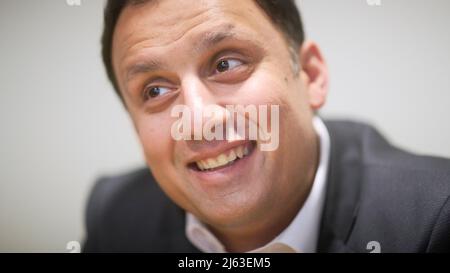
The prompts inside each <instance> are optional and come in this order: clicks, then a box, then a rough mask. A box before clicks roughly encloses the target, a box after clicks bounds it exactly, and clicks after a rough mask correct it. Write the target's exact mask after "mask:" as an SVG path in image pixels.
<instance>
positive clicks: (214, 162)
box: [206, 158, 219, 169]
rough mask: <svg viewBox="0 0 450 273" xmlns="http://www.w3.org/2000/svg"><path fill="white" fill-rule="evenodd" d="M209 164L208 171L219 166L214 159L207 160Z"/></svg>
mask: <svg viewBox="0 0 450 273" xmlns="http://www.w3.org/2000/svg"><path fill="white" fill-rule="evenodd" d="M206 163H207V166H206V167H207V169H213V168H216V167H217V166H219V164H218V163H217V161H216V160H215V159H214V158H208V159H207V160H206Z"/></svg>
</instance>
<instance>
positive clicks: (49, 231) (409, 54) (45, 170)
mask: <svg viewBox="0 0 450 273" xmlns="http://www.w3.org/2000/svg"><path fill="white" fill-rule="evenodd" d="M298 2H299V3H300V4H301V9H302V14H303V18H304V22H305V26H306V31H307V34H308V37H309V38H312V39H314V40H316V41H318V42H319V44H320V45H321V46H322V49H323V52H324V55H325V57H326V58H327V60H328V64H329V66H330V73H331V93H330V96H329V101H328V104H327V106H326V107H325V108H324V110H323V111H322V113H323V114H324V115H325V116H330V117H331V116H332V117H347V118H352V119H359V120H365V121H369V122H371V123H373V124H375V125H376V126H377V127H378V128H379V129H380V130H381V131H382V132H383V133H384V134H385V135H386V136H387V137H388V138H389V139H390V140H391V141H392V142H394V143H395V144H397V145H400V146H402V147H404V148H408V149H410V150H412V151H415V152H419V153H429V154H433V155H440V156H447V157H450V141H449V140H450V123H449V122H448V121H447V119H448V117H450V95H449V91H450V75H449V74H450V50H449V49H450V32H449V31H448V27H449V26H450V1H447V0H427V1H426V0H381V6H369V5H367V3H366V1H365V0H340V1H335V0H300V1H298ZM103 5H104V1H102V0H98V1H97V0H89V1H88V0H81V6H69V5H67V3H66V0H40V1H34V0H0V84H1V85H0V126H1V127H0V128H1V129H0V252H5V251H36V252H41V251H54V252H62V251H65V246H66V243H67V242H68V241H71V240H81V239H82V238H83V234H84V226H83V225H84V223H83V216H84V207H85V202H86V198H87V194H88V192H89V190H90V187H91V186H92V183H93V181H94V180H95V178H96V177H98V176H99V175H101V174H114V173H120V172H122V171H125V170H128V169H130V168H133V167H136V166H141V165H143V159H142V158H143V157H142V155H141V151H140V148H139V144H138V143H137V138H136V136H135V135H134V132H133V130H132V127H131V123H130V121H129V119H128V117H127V115H126V113H125V112H124V110H123V108H122V106H121V104H120V102H119V100H118V99H117V98H116V97H115V95H114V93H113V91H112V89H111V87H110V85H109V83H108V81H107V79H106V76H105V73H104V69H103V66H102V63H101V59H100V55H99V52H100V43H99V39H100V33H101V28H102V8H103Z"/></svg>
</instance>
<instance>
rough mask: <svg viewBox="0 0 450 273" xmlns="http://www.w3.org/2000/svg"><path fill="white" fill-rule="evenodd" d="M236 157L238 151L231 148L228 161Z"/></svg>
mask: <svg viewBox="0 0 450 273" xmlns="http://www.w3.org/2000/svg"><path fill="white" fill-rule="evenodd" d="M235 159H236V153H235V152H234V151H233V150H231V152H230V154H229V155H228V162H231V161H234V160H235Z"/></svg>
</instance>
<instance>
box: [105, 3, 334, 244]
mask: <svg viewBox="0 0 450 273" xmlns="http://www.w3.org/2000/svg"><path fill="white" fill-rule="evenodd" d="M297 51H298V58H299V60H298V62H299V64H300V70H299V71H295V70H294V69H293V60H292V57H291V56H292V54H290V51H289V46H288V43H287V41H286V40H285V38H284V36H283V35H282V33H281V32H280V31H279V30H278V29H277V28H276V27H275V26H274V25H273V24H272V23H271V21H270V19H269V17H268V16H267V15H266V14H265V13H264V11H263V10H261V9H260V8H259V7H258V6H257V5H256V4H255V3H254V2H253V1H234V0H222V1H216V0H211V1H198V0H195V1H176V0H166V1H151V2H148V3H145V4H140V5H136V6H128V7H126V8H125V9H124V10H123V12H122V14H121V16H120V18H119V21H118V23H117V26H116V29H115V33H114V39H113V67H114V71H115V74H116V77H117V80H118V84H119V87H120V90H121V93H122V95H123V98H124V100H125V104H126V107H127V110H128V112H129V114H130V116H131V119H132V121H133V124H134V126H135V128H136V132H137V134H138V137H139V139H140V141H141V143H142V147H143V151H144V154H145V158H146V161H147V164H148V166H149V168H150V169H151V171H152V173H153V175H154V177H155V178H156V180H157V181H158V183H159V185H160V187H161V188H162V189H163V190H164V191H165V193H166V194H167V195H168V196H169V197H170V198H171V199H172V200H173V201H174V202H176V203H177V204H178V205H179V206H180V207H182V208H183V209H185V210H187V211H189V212H191V213H193V214H194V215H195V216H197V217H198V218H199V219H200V220H201V221H203V222H204V223H205V224H206V225H208V227H209V228H210V229H211V231H212V232H213V233H214V234H215V235H216V236H217V237H218V238H219V239H220V240H221V241H222V243H224V245H225V246H226V248H227V250H228V251H232V252H242V251H248V250H252V249H255V248H257V247H260V246H263V245H264V244H266V243H268V242H269V241H270V240H272V239H273V238H274V237H275V236H277V235H278V234H279V233H280V232H281V231H282V230H283V229H284V228H285V227H286V226H287V225H288V224H289V223H290V221H291V220H292V219H293V217H295V215H296V214H297V212H298V210H299V209H300V208H301V206H302V204H303V203H304V201H305V199H306V197H307V195H308V193H309V190H310V189H311V185H312V182H313V180H314V174H315V171H316V168H317V164H318V163H317V162H318V152H319V145H318V137H317V135H316V133H315V132H314V129H313V126H312V117H313V115H314V111H316V110H317V109H319V108H320V107H321V106H322V105H323V103H324V102H325V97H326V94H327V89H328V73H327V68H326V65H325V63H324V60H323V58H322V56H321V54H320V51H319V49H318V47H317V46H316V45H315V44H314V43H312V42H305V43H304V44H303V45H302V47H301V48H299V49H297ZM223 60H225V61H226V63H227V64H228V66H229V68H228V69H227V70H226V71H222V70H220V69H217V68H218V63H219V62H220V61H223ZM154 87H159V88H160V89H159V91H161V92H160V95H159V96H155V97H152V96H149V94H153V93H152V92H149V90H155V89H152V88H154ZM177 104H184V105H187V106H188V107H190V108H191V109H193V111H202V109H204V107H205V106H206V105H211V104H215V105H219V106H221V107H223V108H224V107H225V105H235V104H240V105H249V104H253V105H279V106H280V123H279V126H280V143H279V147H278V149H276V150H275V151H271V152H265V151H260V150H259V149H255V150H254V151H253V152H252V153H251V156H250V157H249V158H248V159H247V161H245V163H243V164H240V165H239V166H238V167H235V168H232V169H230V170H228V171H222V172H215V173H213V174H206V175H205V174H200V175H199V174H198V173H197V172H195V171H193V170H192V169H190V168H188V164H189V163H192V161H193V160H194V159H200V158H204V157H206V155H218V154H219V151H223V150H226V149H228V148H229V147H230V145H232V142H231V144H230V143H229V142H226V141H210V142H208V141H190V140H188V141H185V140H181V141H175V140H174V139H173V138H172V137H171V135H170V130H171V126H172V124H173V123H174V122H175V121H176V120H177V118H175V117H171V115H170V111H171V109H172V107H173V106H174V105H177ZM212 118H213V119H216V120H215V121H214V122H216V123H220V122H223V118H221V117H220V116H214V117H212ZM203 122H205V120H203ZM255 122H257V121H255ZM236 165H238V164H236ZM155 209H157V208H155Z"/></svg>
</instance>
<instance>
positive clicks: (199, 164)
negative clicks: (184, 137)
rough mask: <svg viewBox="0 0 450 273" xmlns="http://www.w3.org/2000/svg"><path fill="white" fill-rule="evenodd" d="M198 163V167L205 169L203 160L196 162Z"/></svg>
mask: <svg viewBox="0 0 450 273" xmlns="http://www.w3.org/2000/svg"><path fill="white" fill-rule="evenodd" d="M195 163H196V164H197V167H198V168H199V169H200V170H202V171H203V170H204V169H205V167H204V166H203V163H202V162H201V161H197V162H195Z"/></svg>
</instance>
